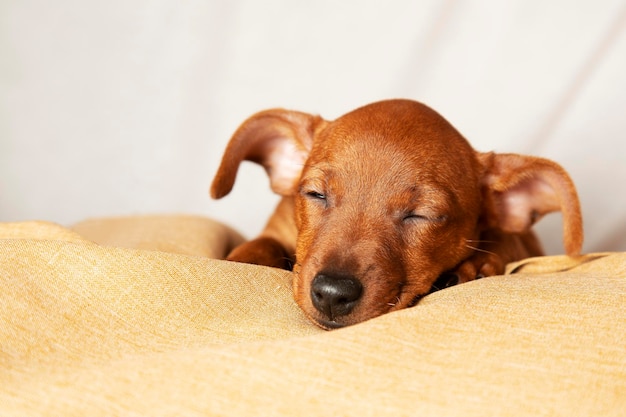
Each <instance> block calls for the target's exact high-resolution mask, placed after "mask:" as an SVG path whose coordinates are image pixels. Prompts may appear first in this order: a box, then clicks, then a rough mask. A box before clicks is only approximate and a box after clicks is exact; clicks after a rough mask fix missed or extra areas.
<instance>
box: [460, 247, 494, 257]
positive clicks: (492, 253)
mask: <svg viewBox="0 0 626 417" xmlns="http://www.w3.org/2000/svg"><path fill="white" fill-rule="evenodd" d="M465 247H466V248H469V249H472V250H475V251H476V252H483V253H489V254H491V255H495V252H492V251H490V250H486V249H481V248H477V247H474V246H471V245H465Z"/></svg>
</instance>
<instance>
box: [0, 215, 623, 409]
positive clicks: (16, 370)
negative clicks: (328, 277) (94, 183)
mask: <svg viewBox="0 0 626 417" xmlns="http://www.w3.org/2000/svg"><path fill="white" fill-rule="evenodd" d="M240 241H241V236H239V235H238V234H237V233H236V232H235V231H234V230H232V229H230V228H228V227H226V226H224V225H222V224H220V223H217V222H214V221H212V220H209V219H205V218H202V217H191V216H152V217H150V216H147V217H130V218H115V219H94V220H90V221H85V222H82V223H80V224H78V225H76V226H74V227H73V228H72V229H68V228H63V227H61V226H59V225H56V224H52V223H45V222H26V223H4V224H0V279H1V280H2V282H1V284H2V291H1V293H0V294H1V295H0V297H1V298H2V299H1V300H0V415H2V416H26V415H28V416H43V415H46V416H48V415H49V416H52V415H63V416H86V415H89V416H112V415H146V416H147V415H149V416H166V415H172V416H174V415H175V416H182V415H184V416H214V415H224V416H251V415H264V416H273V415H276V416H305V415H306V416H316V415H325V416H326V415H346V416H352V415H353V416H380V415H394V416H403V415H407V416H408V415H419V416H438V417H441V416H444V417H445V416H458V415H463V416H486V415H498V416H578V415H580V416H591V415H597V416H600V415H602V416H618V415H619V416H621V415H623V412H624V410H626V254H625V253H604V254H591V255H586V256H582V257H580V258H577V259H571V258H568V257H542V258H534V259H529V260H524V261H522V262H520V263H517V264H514V265H510V266H509V268H508V274H507V275H504V276H497V277H490V278H485V279H482V280H479V281H474V282H470V283H466V284H463V285H458V286H456V287H451V288H448V289H445V290H442V291H439V292H436V293H433V294H431V295H429V296H427V297H425V298H423V299H422V301H420V303H419V304H418V305H417V306H415V307H413V308H410V309H407V310H403V311H399V312H395V313H391V314H387V315H384V316H382V317H379V318H376V319H373V320H370V321H367V322H364V323H361V324H358V325H355V326H351V327H347V328H343V329H339V330H334V331H330V332H327V331H323V330H321V329H319V328H317V327H316V326H314V325H313V324H311V323H310V322H309V321H308V320H307V319H306V318H305V317H304V315H303V313H302V312H301V311H300V310H299V308H298V307H297V305H296V304H295V302H294V300H293V297H292V293H291V274H290V273H289V272H287V271H282V270H278V269H273V268H266V267H261V266H255V265H246V264H238V263H234V262H227V261H223V260H219V259H217V258H221V257H223V256H224V255H225V254H226V252H227V251H228V250H229V249H230V248H231V247H232V246H233V245H234V244H236V243H238V242H240Z"/></svg>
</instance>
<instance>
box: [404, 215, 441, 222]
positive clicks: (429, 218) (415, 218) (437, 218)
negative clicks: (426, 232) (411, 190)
mask: <svg viewBox="0 0 626 417" xmlns="http://www.w3.org/2000/svg"><path fill="white" fill-rule="evenodd" d="M447 219H448V216H446V215H430V214H420V213H409V214H407V215H405V216H404V217H403V218H402V221H403V222H429V223H443V222H445V221H446V220H447Z"/></svg>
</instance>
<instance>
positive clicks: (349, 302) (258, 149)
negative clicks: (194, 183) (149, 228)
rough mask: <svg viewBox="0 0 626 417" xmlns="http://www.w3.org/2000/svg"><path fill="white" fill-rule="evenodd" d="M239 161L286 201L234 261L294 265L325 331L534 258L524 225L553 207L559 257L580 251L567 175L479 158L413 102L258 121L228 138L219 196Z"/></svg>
mask: <svg viewBox="0 0 626 417" xmlns="http://www.w3.org/2000/svg"><path fill="white" fill-rule="evenodd" d="M243 160H249V161H253V162H256V163H258V164H261V165H263V166H264V167H265V169H266V171H267V173H268V175H269V178H270V182H271V187H272V189H273V190H274V192H276V193H278V194H280V195H282V196H283V199H282V200H281V202H280V203H279V205H278V207H277V209H276V212H275V213H274V214H273V215H272V217H271V218H270V219H269V222H268V224H267V226H266V228H265V230H264V231H263V233H262V234H261V235H260V236H259V237H258V238H257V239H255V240H252V241H250V242H247V243H244V244H243V245H241V246H239V247H237V248H235V250H233V252H231V254H230V255H229V256H228V259H229V260H233V261H240V262H247V263H255V264H261V265H268V266H275V267H282V268H289V267H290V266H291V265H292V264H291V262H295V263H294V264H293V271H294V280H293V289H294V296H295V299H296V301H297V303H298V304H299V305H300V307H301V308H302V309H303V310H304V312H305V313H306V314H307V316H308V317H310V318H311V319H312V320H313V321H314V322H315V323H316V324H318V325H319V326H321V327H324V328H337V327H342V326H346V325H350V324H355V323H358V322H361V321H364V320H367V319H370V318H373V317H376V316H379V315H381V314H384V313H387V312H390V311H394V310H399V309H402V308H405V307H409V306H412V305H414V304H416V303H417V302H418V301H419V299H420V298H421V297H423V296H424V295H425V294H427V293H428V292H429V291H431V288H432V287H433V286H435V287H436V286H447V285H450V284H455V283H457V282H466V281H470V280H473V279H475V278H479V277H483V276H489V275H496V274H501V273H502V272H503V271H504V266H505V265H506V264H507V263H508V262H511V261H515V260H519V259H523V258H525V257H529V256H537V255H541V254H542V250H541V247H540V245H539V243H538V241H537V239H536V238H535V236H534V234H533V233H532V232H531V230H530V228H531V226H532V225H533V224H534V223H535V222H536V221H537V220H539V219H540V218H541V216H543V215H544V214H546V213H549V212H553V211H562V213H563V224H564V233H563V239H564V244H565V250H566V252H567V254H569V255H577V254H579V252H580V250H581V247H582V241H583V230H582V218H581V212H580V204H579V202H578V197H577V194H576V189H575V188H574V184H573V183H572V180H571V179H570V177H569V176H568V175H567V173H566V172H565V171H564V170H563V168H561V167H560V166H559V165H558V164H556V163H554V162H552V161H549V160H546V159H541V158H535V157H530V156H522V155H516V154H496V153H480V152H477V151H475V150H474V149H472V147H471V146H470V145H469V143H468V142H467V141H466V140H465V139H464V138H463V137H462V136H461V135H460V134H459V132H457V131H456V130H455V129H454V128H453V127H452V126H451V125H450V124H449V123H448V122H447V121H446V120H445V119H444V118H443V117H441V116H440V115H439V114H437V113H436V112H435V111H433V110H432V109H430V108H429V107H427V106H425V105H423V104H420V103H417V102H414V101H410V100H389V101H382V102H378V103H373V104H370V105H367V106H364V107H361V108H359V109H357V110H354V111H352V112H350V113H348V114H346V115H344V116H342V117H340V118H339V119H337V120H335V121H326V120H323V119H322V118H320V117H319V116H313V115H309V114H305V113H300V112H295V111H288V110H282V109H274V110H268V111H264V112H260V113H257V114H255V115H253V116H252V117H250V118H249V119H248V120H246V121H245V122H244V123H243V124H242V125H241V126H240V127H239V129H238V130H237V131H236V132H235V134H234V135H233V137H232V139H231V141H230V143H229V144H228V147H227V149H226V152H225V154H224V157H223V159H222V163H221V165H220V167H219V170H218V172H217V175H216V176H215V179H214V181H213V184H212V188H211V195H212V196H213V197H214V198H221V197H223V196H225V195H226V194H228V193H229V192H230V190H231V189H232V186H233V184H234V181H235V176H236V173H237V169H238V167H239V164H240V163H241V161H243ZM294 255H295V257H294ZM438 279H439V281H438Z"/></svg>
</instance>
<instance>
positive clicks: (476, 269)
mask: <svg viewBox="0 0 626 417" xmlns="http://www.w3.org/2000/svg"><path fill="white" fill-rule="evenodd" d="M504 267H505V264H504V261H503V260H502V258H500V257H499V256H498V255H496V254H494V253H490V252H479V253H476V254H474V255H472V256H471V257H469V258H467V259H466V260H464V261H463V262H461V263H460V264H459V265H457V266H456V267H455V268H454V269H452V270H450V271H446V272H444V273H443V274H441V276H440V277H439V278H438V279H437V281H435V283H434V284H433V286H432V289H431V292H434V291H437V290H442V289H444V288H448V287H452V286H454V285H457V284H462V283H464V282H469V281H473V280H475V279H480V278H485V277H490V276H493V275H500V274H502V273H504Z"/></svg>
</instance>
